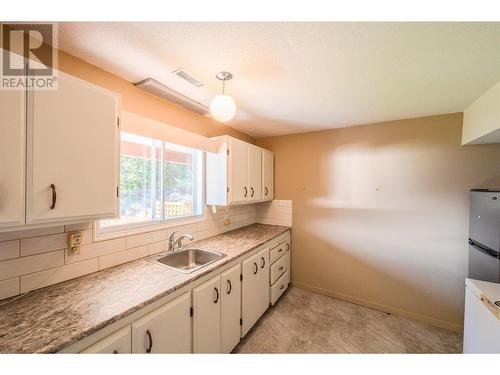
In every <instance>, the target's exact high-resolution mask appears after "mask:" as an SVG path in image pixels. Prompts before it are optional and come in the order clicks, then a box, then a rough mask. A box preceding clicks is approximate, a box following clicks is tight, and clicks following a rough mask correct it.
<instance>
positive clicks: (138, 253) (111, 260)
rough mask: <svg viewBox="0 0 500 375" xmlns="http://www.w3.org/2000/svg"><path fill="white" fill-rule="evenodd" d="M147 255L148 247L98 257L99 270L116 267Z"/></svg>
mask: <svg viewBox="0 0 500 375" xmlns="http://www.w3.org/2000/svg"><path fill="white" fill-rule="evenodd" d="M147 255H148V245H145V246H140V247H136V248H133V249H127V250H123V251H119V252H117V253H112V254H108V255H103V256H100V257H99V269H100V270H102V269H105V268H109V267H113V266H117V265H119V264H122V263H126V262H130V261H132V260H135V259H139V258H143V257H145V256H147Z"/></svg>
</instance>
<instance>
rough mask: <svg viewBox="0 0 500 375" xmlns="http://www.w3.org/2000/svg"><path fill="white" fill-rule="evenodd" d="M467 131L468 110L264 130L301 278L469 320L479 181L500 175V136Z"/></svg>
mask: <svg viewBox="0 0 500 375" xmlns="http://www.w3.org/2000/svg"><path fill="white" fill-rule="evenodd" d="M461 130H462V114H459V113H457V114H450V115H441V116H433V117H425V118H419V119H410V120H401V121H392V122H387V123H382V124H376V125H364V126H357V127H351V128H342V129H333V130H326V131H320V132H313V133H306V134H297V135H288V136H279V137H271V138H265V139H258V140H257V141H256V143H257V144H258V145H259V146H262V147H265V148H268V149H270V150H273V151H274V152H275V153H276V159H275V163H276V164H275V186H276V192H275V196H276V198H277V199H291V200H292V201H293V231H292V235H293V241H292V242H293V255H292V257H293V260H292V280H293V282H294V283H295V284H296V285H300V286H303V287H306V288H309V289H312V290H316V291H318V292H322V293H325V294H329V295H332V296H336V297H339V298H343V299H346V300H350V301H353V302H356V303H360V304H363V305H366V306H371V307H374V308H378V309H382V310H385V311H389V312H394V313H398V314H401V315H404V316H408V317H410V318H414V319H417V320H422V321H426V322H429V323H432V324H435V325H438V326H443V327H447V328H451V329H455V330H460V329H461V326H462V321H463V303H464V278H465V277H466V273H467V264H468V247H467V237H468V210H469V206H468V205H469V203H468V191H469V189H471V188H474V187H480V186H485V185H487V183H485V181H487V180H489V179H492V178H494V177H495V176H500V145H477V146H464V147H463V146H461V145H460V143H461ZM497 183H498V182H497Z"/></svg>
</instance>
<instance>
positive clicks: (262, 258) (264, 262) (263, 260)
mask: <svg viewBox="0 0 500 375" xmlns="http://www.w3.org/2000/svg"><path fill="white" fill-rule="evenodd" d="M260 259H261V260H262V262H261V264H262V265H261V266H260V268H264V266H265V265H266V260H265V259H264V257H260Z"/></svg>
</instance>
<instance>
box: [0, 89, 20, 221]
mask: <svg viewBox="0 0 500 375" xmlns="http://www.w3.org/2000/svg"><path fill="white" fill-rule="evenodd" d="M25 96H26V93H25V92H24V91H0V113H1V121H0V134H1V136H0V227H2V228H8V227H12V226H16V225H22V224H24V189H25V180H24V177H25V170H26V169H25V165H26V164H25V163H26V161H25V154H26V146H25V145H26V134H25V130H26V125H25V124H26V120H25V113H26V103H25Z"/></svg>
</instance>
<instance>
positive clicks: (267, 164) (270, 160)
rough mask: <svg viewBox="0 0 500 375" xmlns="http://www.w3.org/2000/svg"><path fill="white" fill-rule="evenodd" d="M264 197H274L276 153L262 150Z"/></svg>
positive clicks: (266, 198)
mask: <svg viewBox="0 0 500 375" xmlns="http://www.w3.org/2000/svg"><path fill="white" fill-rule="evenodd" d="M262 198H263V199H265V200H268V199H273V198H274V154H273V153H272V152H271V151H268V150H262Z"/></svg>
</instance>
